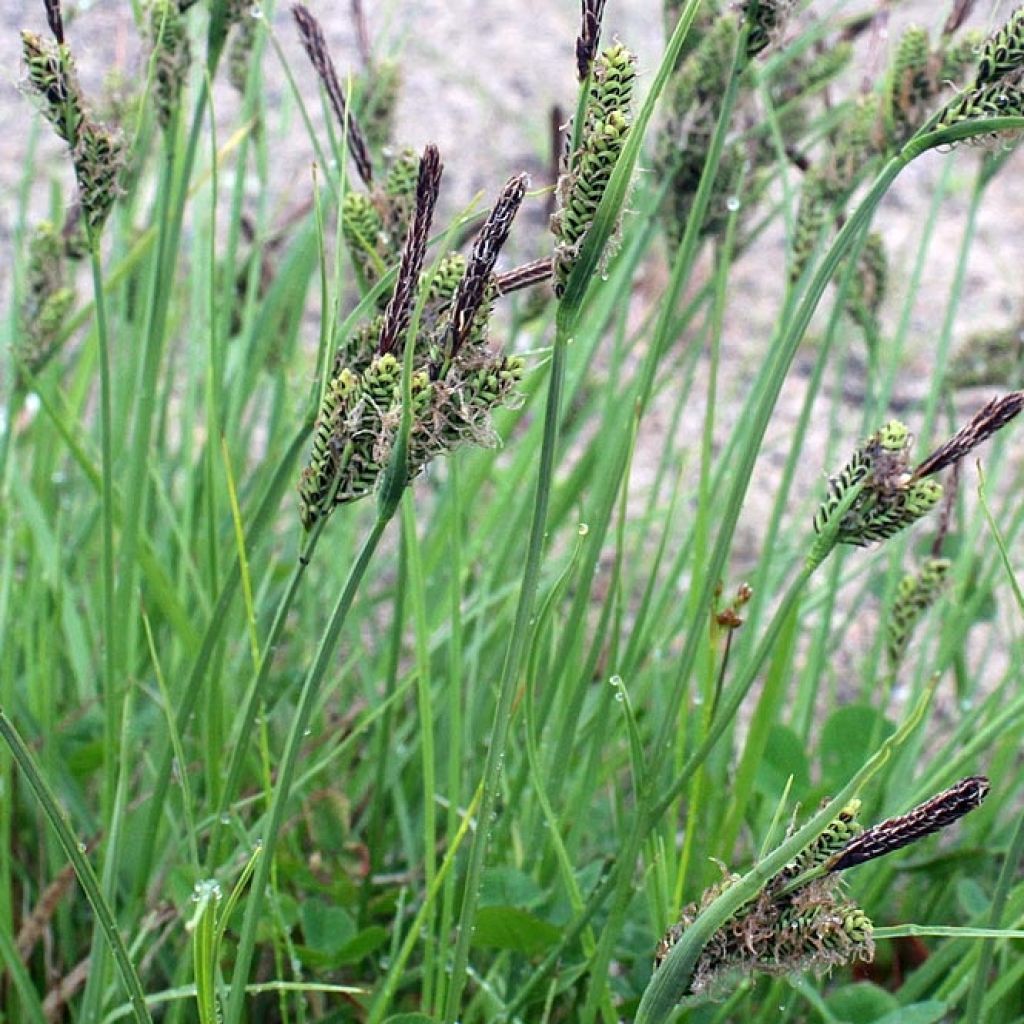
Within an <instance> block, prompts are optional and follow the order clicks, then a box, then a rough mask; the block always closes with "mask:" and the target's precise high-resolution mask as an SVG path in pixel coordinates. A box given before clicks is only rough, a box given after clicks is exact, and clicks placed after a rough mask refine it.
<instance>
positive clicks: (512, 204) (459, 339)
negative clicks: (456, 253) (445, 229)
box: [445, 174, 530, 360]
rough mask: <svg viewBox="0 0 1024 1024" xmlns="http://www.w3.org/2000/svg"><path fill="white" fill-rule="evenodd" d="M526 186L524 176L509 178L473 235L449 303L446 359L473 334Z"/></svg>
mask: <svg viewBox="0 0 1024 1024" xmlns="http://www.w3.org/2000/svg"><path fill="white" fill-rule="evenodd" d="M529 184H530V178H529V175H527V174H516V175H513V176H512V177H511V178H509V179H508V181H506V182H505V185H504V187H503V188H502V190H501V193H500V194H499V196H498V199H497V202H496V203H495V204H494V207H493V208H492V209H491V212H490V213H489V214H488V215H487V219H486V220H485V221H484V224H483V227H482V228H481V229H480V233H479V234H478V235H477V236H476V241H475V242H474V243H473V251H472V253H471V254H470V257H469V262H468V263H467V264H466V272H465V274H464V275H463V277H462V280H461V281H460V282H459V286H458V288H457V289H456V291H455V298H454V300H453V302H452V314H451V323H450V326H449V329H448V331H449V333H448V338H447V341H446V346H445V356H446V358H447V359H449V360H450V359H452V358H454V357H455V356H456V355H457V354H458V352H459V349H461V348H462V346H463V345H464V344H465V343H466V341H467V340H468V339H469V337H470V336H471V335H472V333H473V328H474V324H475V322H476V319H477V314H478V313H479V311H480V307H481V306H482V305H483V303H484V300H485V297H486V293H487V290H488V288H489V287H491V283H492V280H493V274H494V265H495V264H496V263H497V261H498V255H499V254H500V252H501V249H502V246H503V245H504V244H505V242H506V240H507V239H508V236H509V232H510V231H511V230H512V222H513V220H515V216H516V214H517V213H518V212H519V207H520V205H522V202H523V198H524V197H525V196H526V190H527V188H528V187H529Z"/></svg>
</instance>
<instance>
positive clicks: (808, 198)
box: [789, 168, 829, 283]
mask: <svg viewBox="0 0 1024 1024" xmlns="http://www.w3.org/2000/svg"><path fill="white" fill-rule="evenodd" d="M828 215H829V202H828V199H827V197H826V192H825V189H824V187H823V184H822V182H821V177H820V174H819V173H818V172H817V170H816V169H814V168H812V169H811V171H810V172H809V173H808V175H807V178H806V179H805V180H804V187H803V191H802V192H801V193H800V205H799V206H798V207H797V212H796V222H795V223H794V225H793V256H792V259H791V260H790V264H789V279H790V281H792V282H794V283H795V282H797V281H799V280H800V275H801V274H802V273H803V272H804V270H805V268H806V267H807V264H808V263H809V262H810V260H811V257H812V256H813V255H814V250H815V248H816V247H817V245H818V239H819V238H820V237H821V233H822V231H823V230H824V229H825V225H826V224H827V223H828Z"/></svg>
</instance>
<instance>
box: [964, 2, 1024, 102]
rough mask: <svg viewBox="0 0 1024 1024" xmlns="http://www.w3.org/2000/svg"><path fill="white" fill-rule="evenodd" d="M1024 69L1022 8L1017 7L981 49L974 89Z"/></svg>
mask: <svg viewBox="0 0 1024 1024" xmlns="http://www.w3.org/2000/svg"><path fill="white" fill-rule="evenodd" d="M1021 67H1024V7H1018V8H1017V10H1015V11H1014V12H1013V14H1011V15H1010V18H1009V20H1008V21H1007V22H1006V24H1005V25H1003V26H1002V28H1000V29H999V30H998V31H997V32H995V33H994V34H993V35H992V36H990V37H989V38H988V39H987V40H985V43H984V44H983V45H982V48H981V55H980V56H979V58H978V72H977V74H976V75H975V78H974V85H975V87H976V88H981V87H983V86H986V85H989V84H991V83H993V82H998V81H999V80H1000V79H1002V78H1005V77H1006V76H1007V75H1010V74H1012V73H1013V72H1014V71H1016V70H1017V69H1018V68H1021Z"/></svg>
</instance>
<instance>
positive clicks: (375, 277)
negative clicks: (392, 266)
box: [341, 190, 391, 308]
mask: <svg viewBox="0 0 1024 1024" xmlns="http://www.w3.org/2000/svg"><path fill="white" fill-rule="evenodd" d="M341 233H342V237H343V238H344V239H345V244H346V245H347V246H348V251H349V255H350V256H351V257H352V262H353V264H354V265H355V268H356V273H357V275H358V276H359V278H360V284H361V288H360V290H361V291H365V290H366V289H368V288H372V287H373V285H374V284H376V283H377V281H379V280H380V278H381V276H382V275H383V273H384V271H385V270H386V269H387V264H386V257H388V256H390V255H391V253H390V247H389V245H388V242H387V236H386V235H385V232H384V220H383V218H382V217H381V215H380V211H379V210H378V209H377V207H376V206H374V204H373V201H372V200H371V199H370V197H369V196H367V195H364V194H363V193H362V192H353V191H352V190H349V191H348V192H346V193H345V198H344V199H343V200H342V204H341ZM387 301H388V296H387V295H381V296H380V298H379V299H378V305H379V306H380V307H381V308H383V307H384V306H386V305H387Z"/></svg>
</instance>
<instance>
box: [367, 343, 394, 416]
mask: <svg viewBox="0 0 1024 1024" xmlns="http://www.w3.org/2000/svg"><path fill="white" fill-rule="evenodd" d="M401 387H402V364H401V363H400V362H399V361H398V360H397V359H396V358H395V357H394V356H393V355H392V354H391V353H390V352H389V353H387V354H386V355H382V356H376V357H374V359H373V360H372V361H371V362H370V365H369V366H367V368H366V369H365V370H364V371H363V396H364V397H365V398H366V399H367V400H368V401H370V402H372V403H373V405H374V406H376V408H377V409H378V410H379V411H380V412H382V413H384V412H387V411H388V410H389V409H390V408H391V407H392V405H394V404H395V403H396V402H397V401H398V400H399V398H400V396H401Z"/></svg>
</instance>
